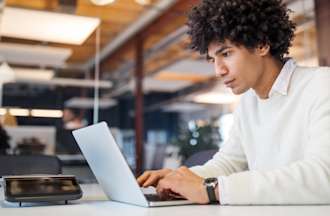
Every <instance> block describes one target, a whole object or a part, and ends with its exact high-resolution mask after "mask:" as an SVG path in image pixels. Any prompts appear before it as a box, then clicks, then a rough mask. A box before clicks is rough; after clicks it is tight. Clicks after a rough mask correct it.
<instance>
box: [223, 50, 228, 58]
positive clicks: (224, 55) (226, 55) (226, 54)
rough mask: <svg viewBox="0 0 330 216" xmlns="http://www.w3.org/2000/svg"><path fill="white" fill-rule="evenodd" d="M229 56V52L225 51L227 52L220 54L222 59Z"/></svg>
mask: <svg viewBox="0 0 330 216" xmlns="http://www.w3.org/2000/svg"><path fill="white" fill-rule="evenodd" d="M229 54H230V52H229V51H227V52H223V53H222V56H223V57H228V56H229Z"/></svg>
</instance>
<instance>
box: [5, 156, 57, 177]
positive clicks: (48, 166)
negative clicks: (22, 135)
mask: <svg viewBox="0 0 330 216" xmlns="http://www.w3.org/2000/svg"><path fill="white" fill-rule="evenodd" d="M61 173H62V167H61V161H60V160H59V159H58V158H57V157H56V156H50V155H0V177H1V176H5V175H29V174H50V175H57V174H61Z"/></svg>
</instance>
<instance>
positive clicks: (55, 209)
mask: <svg viewBox="0 0 330 216" xmlns="http://www.w3.org/2000/svg"><path fill="white" fill-rule="evenodd" d="M82 189H83V191H84V196H83V198H82V199H81V200H78V201H74V202H71V203H70V202H69V205H45V204H43V205H42V206H40V205H39V206H33V205H32V204H23V207H18V204H16V203H8V202H5V201H3V191H2V188H1V189H0V216H39V215H40V216H65V215H68V216H84V215H86V216H93V215H95V216H103V215H104V216H126V215H127V216H153V215H155V216H186V215H187V216H194V215H198V216H204V215H212V216H213V215H221V216H240V215H242V216H247V215H257V216H258V215H260V216H307V215H312V216H329V215H330V205H328V206H220V205H190V206H176V207H157V208H144V207H138V206H133V205H127V204H122V203H117V202H111V201H107V200H106V197H105V195H104V194H103V192H102V190H100V188H99V187H98V186H97V185H83V186H82Z"/></svg>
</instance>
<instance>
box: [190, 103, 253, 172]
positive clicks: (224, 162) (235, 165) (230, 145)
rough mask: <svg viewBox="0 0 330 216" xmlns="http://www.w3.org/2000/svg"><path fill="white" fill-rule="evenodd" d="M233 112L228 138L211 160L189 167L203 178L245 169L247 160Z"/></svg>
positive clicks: (237, 122) (236, 118)
mask: <svg viewBox="0 0 330 216" xmlns="http://www.w3.org/2000/svg"><path fill="white" fill-rule="evenodd" d="M238 112H239V108H238V109H237V111H236V112H235V114H234V123H233V126H232V128H231V131H230V135H229V139H228V140H227V141H225V143H224V145H223V147H222V148H221V149H220V150H219V152H218V153H216V154H215V155H214V156H213V158H212V159H211V160H209V161H208V162H206V163H205V164H204V165H202V166H194V167H191V168H190V169H191V170H192V171H193V172H194V173H196V174H197V175H199V176H201V177H203V178H209V177H217V176H228V175H230V174H232V173H235V172H240V171H244V170H246V169H247V161H246V157H245V153H244V151H243V148H242V145H241V140H240V125H239V119H238V115H237V113H238Z"/></svg>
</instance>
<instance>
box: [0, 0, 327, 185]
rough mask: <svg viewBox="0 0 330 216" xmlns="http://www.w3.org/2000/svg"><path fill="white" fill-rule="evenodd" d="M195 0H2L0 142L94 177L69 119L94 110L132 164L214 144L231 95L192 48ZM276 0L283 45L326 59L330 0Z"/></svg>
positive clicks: (88, 118) (148, 165)
mask: <svg viewBox="0 0 330 216" xmlns="http://www.w3.org/2000/svg"><path fill="white" fill-rule="evenodd" d="M198 2H199V0H112V1H111V0H31V1H25V0H6V1H4V0H0V36H1V37H0V119H1V125H2V127H3V130H1V131H0V132H1V133H0V136H1V139H0V153H1V154H9V155H16V156H19V155H40V154H45V155H55V156H57V157H58V158H59V159H60V161H61V165H62V172H63V173H64V174H74V175H77V177H78V178H79V180H81V181H94V178H93V175H92V173H91V171H90V170H89V168H88V165H87V163H86V161H85V160H84V158H83V156H82V155H81V153H80V151H79V148H78V146H77V144H76V143H75V141H74V139H73V137H72V135H71V131H72V130H73V129H76V128H80V127H84V126H87V125H91V124H93V123H95V122H100V121H106V122H107V123H108V124H109V126H110V129H111V131H112V132H113V135H114V136H115V139H116V141H117V143H118V145H119V146H120V148H121V149H122V152H123V154H124V155H125V157H126V159H127V161H128V164H129V165H130V167H131V168H132V170H133V171H134V172H135V173H136V174H139V173H141V172H142V171H143V170H145V169H159V168H162V167H169V168H175V167H178V166H180V165H181V164H186V161H187V159H189V158H190V157H191V156H192V155H194V154H195V153H197V152H201V151H206V150H210V151H211V152H214V151H216V150H217V149H218V148H221V144H222V143H223V142H224V140H226V138H227V136H228V132H229V130H230V127H231V124H232V121H233V116H232V113H233V111H234V109H235V106H236V105H237V103H238V102H239V96H234V95H233V94H231V92H230V91H228V89H226V88H224V86H223V85H222V84H221V80H218V79H217V78H216V77H215V74H214V71H213V66H212V65H211V64H209V63H207V62H206V61H205V57H204V56H199V54H198V53H193V52H191V51H190V50H189V48H188V44H189V39H188V37H187V36H186V34H185V33H186V31H187V28H186V26H185V22H186V14H187V12H188V11H189V9H190V8H191V7H192V6H193V5H195V4H197V3H198ZM284 2H285V3H286V4H287V5H288V7H289V8H290V9H291V10H292V14H291V19H292V20H294V21H295V22H296V23H297V29H296V37H295V40H294V43H293V47H292V48H291V49H290V56H292V57H294V58H295V59H296V60H297V61H298V63H299V64H301V65H306V66H319V65H327V66H329V65H330V45H329V44H330V43H329V41H328V38H329V36H330V25H329V20H330V1H327V0H284ZM5 134H7V135H8V137H7V136H6V135H5ZM8 138H10V139H8ZM6 143H8V146H7V145H6ZM91 145H93V143H91ZM189 164H190V163H189ZM0 166H4V164H0Z"/></svg>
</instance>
